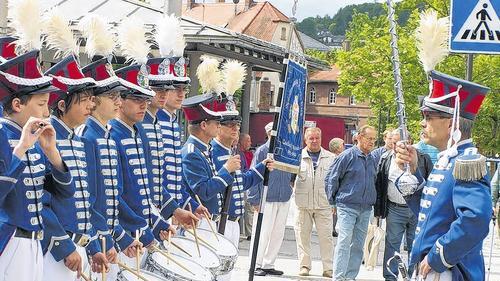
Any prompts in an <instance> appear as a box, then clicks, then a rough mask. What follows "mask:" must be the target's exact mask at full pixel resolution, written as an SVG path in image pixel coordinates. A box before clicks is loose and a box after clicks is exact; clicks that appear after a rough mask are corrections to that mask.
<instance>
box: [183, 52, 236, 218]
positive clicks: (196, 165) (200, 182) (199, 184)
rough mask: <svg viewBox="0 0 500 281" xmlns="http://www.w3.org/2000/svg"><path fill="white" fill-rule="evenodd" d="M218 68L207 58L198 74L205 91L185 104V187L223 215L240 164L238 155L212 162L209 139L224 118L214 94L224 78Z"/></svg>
mask: <svg viewBox="0 0 500 281" xmlns="http://www.w3.org/2000/svg"><path fill="white" fill-rule="evenodd" d="M218 67H219V62H218V61H217V60H216V59H213V58H210V57H204V59H203V62H202V63H201V64H200V66H199V67H198V69H197V75H198V77H199V78H200V85H201V86H202V89H203V91H204V92H205V93H206V94H203V95H197V96H193V97H189V98H187V99H185V100H184V102H183V103H182V110H183V111H184V115H185V117H186V120H187V121H188V122H189V125H188V130H189V133H190V136H189V138H188V139H187V141H186V143H185V144H184V147H183V148H182V150H181V152H182V172H183V177H182V181H183V186H184V187H185V188H190V190H191V192H192V193H194V194H196V195H198V196H199V197H200V200H201V202H202V204H203V205H204V206H205V207H206V208H207V209H208V211H209V213H210V214H212V215H218V214H220V211H221V208H222V199H223V198H222V194H223V193H224V191H225V190H226V188H227V187H228V186H229V185H231V184H232V183H233V182H234V176H233V173H234V172H236V171H237V170H239V169H240V167H241V166H240V165H241V162H240V159H239V155H236V156H230V157H228V159H227V161H226V163H225V164H224V165H223V167H222V168H220V169H219V170H216V168H215V166H214V163H213V157H212V151H211V146H210V141H211V140H212V139H213V138H215V137H216V136H217V134H218V132H219V129H220V120H221V114H220V112H216V110H217V107H218V101H217V99H218V97H217V95H216V94H215V93H217V91H216V89H217V87H218V84H219V83H220V81H221V75H220V72H219V70H218ZM203 222H204V221H202V223H203ZM207 223H210V222H207Z"/></svg>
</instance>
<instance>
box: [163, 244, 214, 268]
mask: <svg viewBox="0 0 500 281" xmlns="http://www.w3.org/2000/svg"><path fill="white" fill-rule="evenodd" d="M172 242H173V243H175V244H176V245H179V247H181V248H182V249H184V250H185V251H186V252H188V253H189V254H190V255H191V257H190V256H189V255H187V254H186V253H184V252H183V251H181V250H179V249H178V248H177V247H175V246H173V245H170V248H169V250H170V253H173V254H176V255H178V256H182V257H185V258H187V259H190V260H192V261H195V262H197V263H198V264H200V265H201V266H203V267H205V268H206V269H208V270H210V272H212V274H213V275H215V276H217V275H220V274H221V272H222V262H221V260H220V258H219V256H218V255H217V253H215V251H214V250H212V249H210V248H209V247H208V246H205V244H203V243H200V253H201V257H200V256H199V255H198V250H197V249H196V242H195V241H193V240H191V239H188V238H186V237H173V238H172ZM163 245H164V246H165V247H167V245H168V242H167V241H163Z"/></svg>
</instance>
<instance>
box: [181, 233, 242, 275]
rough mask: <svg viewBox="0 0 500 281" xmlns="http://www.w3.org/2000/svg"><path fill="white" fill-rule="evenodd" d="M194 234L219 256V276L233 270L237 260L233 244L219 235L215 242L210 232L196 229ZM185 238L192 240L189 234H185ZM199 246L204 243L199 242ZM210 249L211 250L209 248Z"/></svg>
mask: <svg viewBox="0 0 500 281" xmlns="http://www.w3.org/2000/svg"><path fill="white" fill-rule="evenodd" d="M196 232H197V234H198V236H199V237H201V238H203V240H205V241H207V242H208V243H209V244H210V245H211V246H212V247H214V248H216V249H215V250H216V251H215V252H216V253H217V255H219V258H220V259H221V261H222V270H221V274H226V273H228V272H230V271H231V270H233V268H234V264H235V263H236V259H237V258H238V248H236V246H234V244H233V242H231V241H230V240H229V239H228V238H227V237H225V236H223V235H221V234H220V233H216V235H217V237H218V238H219V241H217V239H216V238H215V236H214V234H213V233H212V231H210V230H206V229H201V228H198V229H197V230H196ZM186 237H188V238H189V239H191V240H194V237H193V235H192V234H191V233H190V232H186ZM201 244H204V243H202V242H200V246H201ZM210 249H212V248H211V247H210ZM200 250H201V248H200ZM212 250H214V249H212Z"/></svg>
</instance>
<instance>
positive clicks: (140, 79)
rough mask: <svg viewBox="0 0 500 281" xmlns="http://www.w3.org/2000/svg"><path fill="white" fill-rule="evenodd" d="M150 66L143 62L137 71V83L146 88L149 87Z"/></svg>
mask: <svg viewBox="0 0 500 281" xmlns="http://www.w3.org/2000/svg"><path fill="white" fill-rule="evenodd" d="M148 73H149V71H148V67H147V66H146V65H145V64H143V65H141V68H140V69H139V72H138V73H137V84H138V85H139V86H141V87H143V88H145V89H147V88H148V87H149V79H148Z"/></svg>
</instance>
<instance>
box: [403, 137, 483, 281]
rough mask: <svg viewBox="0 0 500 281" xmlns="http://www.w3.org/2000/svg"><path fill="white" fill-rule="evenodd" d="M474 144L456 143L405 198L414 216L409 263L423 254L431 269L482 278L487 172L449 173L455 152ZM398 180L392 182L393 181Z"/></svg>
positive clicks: (459, 276) (458, 277) (458, 276)
mask: <svg viewBox="0 0 500 281" xmlns="http://www.w3.org/2000/svg"><path fill="white" fill-rule="evenodd" d="M471 147H473V144H472V142H471V140H465V141H462V142H460V143H459V146H458V155H457V156H455V157H451V158H450V161H449V164H448V165H447V166H446V167H440V166H438V164H436V165H434V169H433V170H432V172H431V174H430V175H429V177H428V178H427V180H426V181H424V180H423V179H422V177H421V174H420V172H417V177H418V178H419V179H420V180H421V181H422V184H421V187H423V188H421V189H419V190H418V191H417V192H416V193H414V194H413V195H412V196H410V197H407V198H405V199H406V200H407V202H408V206H409V207H410V208H411V210H412V211H413V212H414V213H415V214H416V216H417V217H418V224H417V228H416V230H415V235H416V236H415V242H414V244H413V249H412V252H411V257H410V266H413V265H415V264H416V263H418V262H420V261H422V260H423V258H424V257H425V256H426V255H427V260H428V262H429V264H430V266H431V267H432V269H434V270H435V271H436V272H443V271H445V270H446V269H448V268H450V269H451V270H452V273H453V280H484V278H485V272H484V259H483V255H482V252H481V249H482V245H483V239H484V238H485V237H486V236H487V235H488V231H489V223H490V219H491V210H492V205H491V199H490V198H491V197H490V189H489V182H488V179H487V178H483V179H481V180H476V181H460V180H456V179H455V178H454V177H453V167H454V165H455V160H456V158H457V157H458V156H460V155H462V154H463V153H464V150H465V149H467V148H471ZM396 184H397V182H396Z"/></svg>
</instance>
